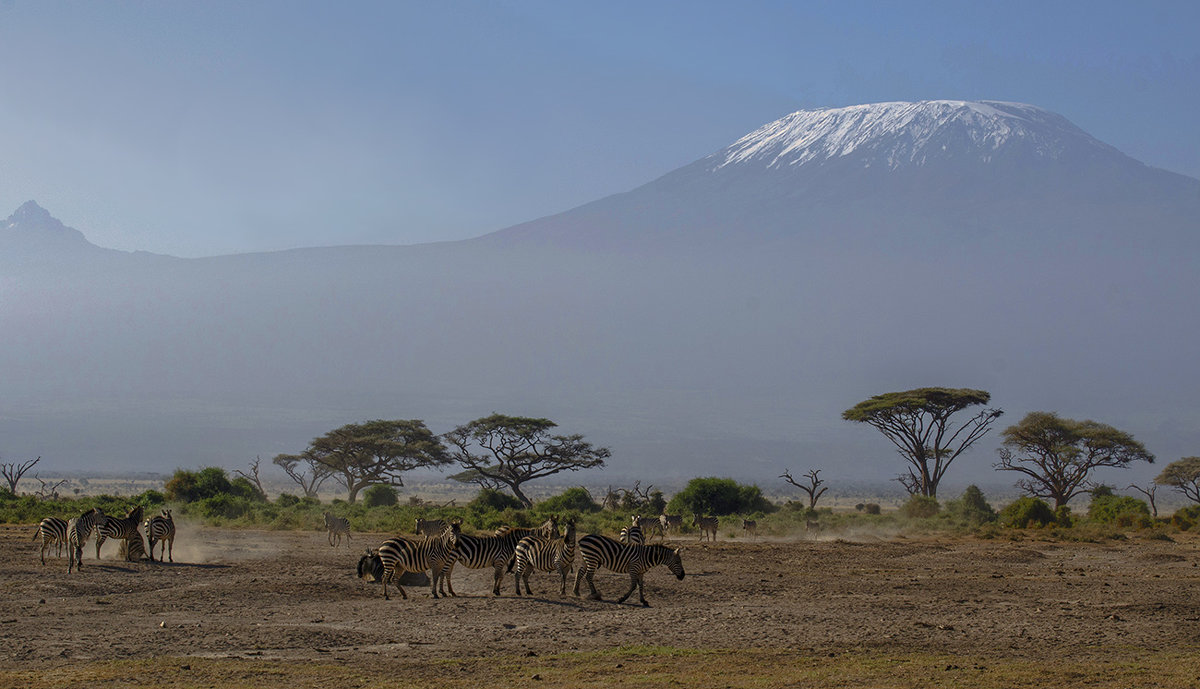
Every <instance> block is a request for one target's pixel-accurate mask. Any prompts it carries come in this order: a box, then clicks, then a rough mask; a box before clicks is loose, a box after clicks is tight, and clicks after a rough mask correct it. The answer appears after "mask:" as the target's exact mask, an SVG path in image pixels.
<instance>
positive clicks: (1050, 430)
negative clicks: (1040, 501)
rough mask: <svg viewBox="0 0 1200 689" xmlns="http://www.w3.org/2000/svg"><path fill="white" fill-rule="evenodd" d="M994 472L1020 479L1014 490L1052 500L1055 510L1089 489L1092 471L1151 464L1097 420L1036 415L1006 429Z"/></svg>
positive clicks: (1127, 438)
mask: <svg viewBox="0 0 1200 689" xmlns="http://www.w3.org/2000/svg"><path fill="white" fill-rule="evenodd" d="M1002 435H1003V436H1004V442H1003V447H1001V448H1000V450H999V454H1000V462H999V463H997V464H996V468H997V469H1000V470H1003V471H1016V472H1018V473H1021V474H1024V478H1022V479H1020V480H1018V481H1017V487H1018V488H1020V489H1022V490H1024V491H1026V492H1027V493H1029V494H1030V495H1034V496H1037V497H1040V498H1047V499H1053V500H1054V507H1055V508H1056V509H1057V508H1058V507H1061V506H1063V505H1066V504H1067V503H1068V502H1070V501H1071V498H1073V497H1075V496H1076V495H1078V494H1079V493H1082V492H1084V491H1086V490H1087V489H1088V481H1089V478H1090V476H1091V474H1092V472H1093V471H1095V470H1096V469H1098V468H1100V467H1124V466H1128V465H1129V463H1130V462H1135V461H1144V462H1153V461H1154V455H1152V454H1150V453H1149V452H1147V451H1146V448H1145V447H1143V446H1142V444H1141V443H1139V442H1138V441H1136V440H1134V438H1133V436H1132V435H1130V434H1128V433H1125V432H1124V431H1119V430H1117V429H1116V428H1113V427H1112V426H1109V425H1107V424H1103V423H1097V422H1095V421H1076V420H1074V419H1064V418H1061V417H1059V416H1058V414H1055V413H1053V412H1044V411H1035V412H1030V413H1029V414H1026V415H1025V418H1023V419H1021V421H1020V423H1017V424H1014V425H1012V426H1009V427H1008V428H1006V429H1004V431H1003V433H1002Z"/></svg>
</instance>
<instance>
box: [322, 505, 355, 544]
mask: <svg viewBox="0 0 1200 689" xmlns="http://www.w3.org/2000/svg"><path fill="white" fill-rule="evenodd" d="M322 514H323V515H324V516H325V530H326V531H327V532H328V535H329V545H331V546H333V547H334V548H336V547H338V545H339V544H341V542H342V535H343V534H344V535H345V536H346V547H350V520H349V519H346V518H345V517H335V516H333V515H332V514H330V513H328V512H323V513H322ZM335 538H336V540H335Z"/></svg>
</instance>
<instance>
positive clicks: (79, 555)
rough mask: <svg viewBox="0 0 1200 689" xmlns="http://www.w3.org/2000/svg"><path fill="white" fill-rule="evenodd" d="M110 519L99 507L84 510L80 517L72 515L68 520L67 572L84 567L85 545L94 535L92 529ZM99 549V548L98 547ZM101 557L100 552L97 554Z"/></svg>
mask: <svg viewBox="0 0 1200 689" xmlns="http://www.w3.org/2000/svg"><path fill="white" fill-rule="evenodd" d="M106 519H108V517H107V516H105V514H104V511H103V510H101V509H100V508H99V507H93V508H92V509H90V510H88V511H87V512H84V513H83V514H81V515H79V516H78V517H71V519H70V520H69V521H67V574H70V573H71V572H72V571H74V570H75V569H76V568H78V569H81V570H82V569H83V546H84V544H85V543H87V539H88V537H89V536H91V535H92V531H93V530H96V531H97V534H98V527H99V525H100V524H101V523H102V522H103V521H104V520H106ZM97 550H99V549H97ZM97 557H99V554H97Z"/></svg>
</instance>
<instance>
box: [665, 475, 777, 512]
mask: <svg viewBox="0 0 1200 689" xmlns="http://www.w3.org/2000/svg"><path fill="white" fill-rule="evenodd" d="M667 510H668V511H670V512H676V513H678V512H690V513H692V514H708V515H716V516H724V515H729V514H745V513H750V512H772V511H774V510H775V506H774V505H772V504H771V503H770V501H768V500H767V499H766V498H764V497H763V494H762V491H761V490H760V489H759V487H758V486H754V485H749V486H744V485H741V484H739V483H737V482H736V481H734V480H733V479H728V478H713V477H709V478H694V479H692V480H691V481H688V484H687V486H685V487H684V489H683V490H681V491H680V492H678V493H676V494H675V497H673V498H671V502H670V503H669V504H668V505H667Z"/></svg>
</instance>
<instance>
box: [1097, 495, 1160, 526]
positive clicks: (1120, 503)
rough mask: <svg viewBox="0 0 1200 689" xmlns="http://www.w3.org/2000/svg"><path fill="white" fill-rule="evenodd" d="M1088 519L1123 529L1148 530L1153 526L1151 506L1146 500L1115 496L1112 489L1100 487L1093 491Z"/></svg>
mask: <svg viewBox="0 0 1200 689" xmlns="http://www.w3.org/2000/svg"><path fill="white" fill-rule="evenodd" d="M1088 519H1089V520H1090V521H1094V522H1099V523H1101V524H1115V525H1117V526H1119V527H1122V528H1131V527H1136V528H1147V527H1149V526H1151V525H1152V524H1153V521H1152V520H1151V519H1150V506H1149V505H1147V504H1146V502H1145V501H1144V500H1139V499H1137V498H1134V497H1130V496H1128V495H1114V494H1113V492H1112V489H1109V488H1108V487H1107V486H1100V487H1098V488H1097V489H1096V490H1094V491H1092V501H1091V503H1089V504H1088Z"/></svg>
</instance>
